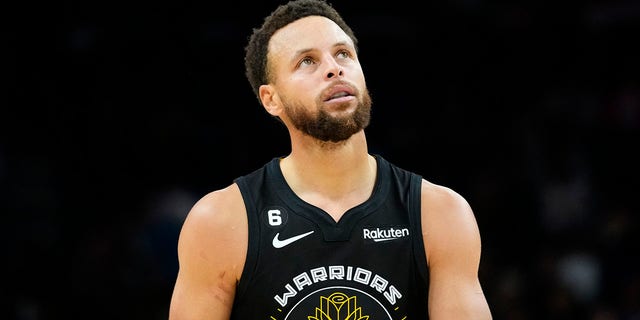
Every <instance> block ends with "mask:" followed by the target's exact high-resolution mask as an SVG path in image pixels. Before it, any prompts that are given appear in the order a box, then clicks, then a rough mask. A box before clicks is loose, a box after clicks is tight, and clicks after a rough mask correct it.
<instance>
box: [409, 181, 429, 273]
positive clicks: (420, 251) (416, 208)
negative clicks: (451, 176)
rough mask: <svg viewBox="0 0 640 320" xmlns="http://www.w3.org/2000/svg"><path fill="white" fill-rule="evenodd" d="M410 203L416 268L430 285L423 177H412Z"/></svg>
mask: <svg viewBox="0 0 640 320" xmlns="http://www.w3.org/2000/svg"><path fill="white" fill-rule="evenodd" d="M409 192H410V201H409V220H410V221H411V224H412V225H413V232H414V234H416V235H417V236H416V237H413V241H414V245H413V248H414V252H413V255H414V257H415V258H416V261H415V263H416V266H417V268H418V271H419V273H420V275H421V276H422V278H423V280H424V281H425V282H424V283H429V270H428V269H429V267H428V263H427V255H426V253H425V249H424V248H425V246H424V238H423V236H422V206H421V203H422V176H420V175H417V174H412V175H411V183H410V189H409Z"/></svg>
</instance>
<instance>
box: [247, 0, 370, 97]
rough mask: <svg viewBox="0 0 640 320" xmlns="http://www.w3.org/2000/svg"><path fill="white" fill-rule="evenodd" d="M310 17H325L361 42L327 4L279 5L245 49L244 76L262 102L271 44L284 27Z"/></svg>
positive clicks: (296, 0) (296, 1) (316, 0)
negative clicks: (272, 38) (261, 90)
mask: <svg viewBox="0 0 640 320" xmlns="http://www.w3.org/2000/svg"><path fill="white" fill-rule="evenodd" d="M307 16H323V17H327V18H329V19H330V20H332V21H333V22H335V23H336V24H337V25H338V26H339V27H340V28H341V29H342V30H343V31H344V32H345V33H346V34H347V35H348V36H349V37H350V38H351V40H352V41H353V44H354V45H355V46H356V48H357V44H358V40H357V39H356V36H355V35H354V34H353V31H352V30H351V28H350V27H349V26H348V25H347V24H346V23H345V22H344V20H342V17H341V16H340V14H339V13H338V12H337V11H336V10H335V9H334V8H333V7H332V6H331V5H330V4H329V3H327V2H325V1H324V0H293V1H290V2H289V3H287V4H284V5H280V6H279V7H278V8H276V10H274V11H273V12H272V13H271V14H270V15H269V16H267V17H266V18H265V19H264V22H263V24H262V26H261V27H260V28H257V29H254V30H253V34H252V35H251V37H250V38H249V43H248V44H247V46H246V47H245V58H244V64H245V72H246V76H247V79H248V80H249V83H250V84H251V88H252V89H253V93H254V94H255V95H256V97H257V98H258V99H260V94H259V89H260V86H261V85H263V84H267V83H269V82H270V80H271V79H270V74H269V68H268V67H269V65H268V52H269V40H271V37H272V36H273V34H274V33H275V32H276V31H278V30H280V29H281V28H282V27H284V26H286V25H288V24H290V23H291V22H294V21H296V20H299V19H301V18H304V17H307Z"/></svg>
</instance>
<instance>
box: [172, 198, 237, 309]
mask: <svg viewBox="0 0 640 320" xmlns="http://www.w3.org/2000/svg"><path fill="white" fill-rule="evenodd" d="M219 202H220V201H216V196H215V195H214V196H213V197H212V199H205V201H203V200H201V201H200V202H199V203H198V204H196V205H195V206H194V208H193V209H192V210H191V212H189V215H188V217H187V219H186V220H185V223H184V225H183V227H182V230H181V232H180V239H179V242H178V260H179V271H178V276H177V278H176V283H175V286H174V291H173V295H172V297H171V306H170V311H169V318H170V319H171V320H189V319H214V320H217V319H229V317H230V315H231V309H232V306H233V299H234V297H235V291H236V284H237V281H238V279H239V277H240V274H241V270H242V267H243V263H244V255H245V252H246V248H245V247H246V240H244V239H246V231H245V230H246V220H245V219H242V217H243V216H244V217H246V214H242V212H238V210H239V207H234V206H233V205H231V206H230V205H228V203H226V202H223V205H220V203H219Z"/></svg>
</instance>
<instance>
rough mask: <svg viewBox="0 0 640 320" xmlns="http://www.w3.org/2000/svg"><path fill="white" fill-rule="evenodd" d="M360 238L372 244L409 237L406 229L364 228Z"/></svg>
mask: <svg viewBox="0 0 640 320" xmlns="http://www.w3.org/2000/svg"><path fill="white" fill-rule="evenodd" d="M362 236H363V238H364V239H365V240H373V241H374V242H380V241H390V240H397V239H400V238H404V237H408V236H409V229H408V228H397V227H389V228H364V229H362Z"/></svg>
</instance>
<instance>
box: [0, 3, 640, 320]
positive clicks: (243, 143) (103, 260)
mask: <svg viewBox="0 0 640 320" xmlns="http://www.w3.org/2000/svg"><path fill="white" fill-rule="evenodd" d="M277 3H279V2H278V1H261V2H257V3H253V2H247V3H242V2H232V3H227V2H225V3H223V4H220V3H218V2H216V1H197V2H196V1H186V2H183V1H167V2H153V1H138V2H125V1H122V2H120V1H91V2H88V1H51V2H47V3H41V4H35V3H25V2H21V3H18V2H12V3H10V4H5V5H4V6H5V7H6V9H5V10H3V12H2V14H1V15H2V16H3V18H5V19H3V22H4V24H5V25H6V27H5V28H4V32H3V33H2V34H3V46H2V47H3V49H2V51H3V52H2V54H1V56H2V57H3V59H2V60H1V62H0V66H1V67H2V72H1V74H2V75H1V77H2V78H4V79H3V80H4V81H3V82H4V86H3V92H4V93H3V94H2V95H0V105H1V106H2V107H1V108H0V210H1V213H2V217H3V222H2V226H3V229H4V230H3V232H2V233H1V234H2V243H4V246H5V249H4V250H3V252H2V255H3V256H4V259H3V261H5V262H4V263H3V266H4V268H3V269H4V275H5V279H4V280H3V281H2V286H1V287H2V292H3V293H2V294H3V296H4V298H3V299H2V301H3V302H2V304H3V308H2V309H3V312H2V314H4V315H3V316H2V318H3V319H19V320H35V319H166V318H167V312H168V306H169V300H170V295H171V291H172V288H173V282H174V279H175V275H176V272H177V257H176V243H177V237H178V233H179V229H180V226H181V223H182V221H183V219H184V217H185V215H186V213H187V212H188V210H189V209H190V207H191V206H192V205H193V204H194V203H195V201H196V200H197V199H199V198H200V197H201V196H203V195H204V194H206V193H207V192H209V191H211V190H213V189H216V188H220V187H223V186H226V185H228V184H229V183H231V182H232V180H233V178H235V177H237V176H239V175H242V174H245V173H248V172H250V171H252V170H253V169H256V168H257V167H258V166H260V165H262V164H263V163H265V162H266V161H268V160H269V159H271V158H272V157H275V156H280V155H285V154H286V153H287V152H288V150H289V146H288V136H287V135H286V131H285V130H284V128H282V127H280V124H278V123H277V122H276V121H274V120H272V119H270V118H269V116H268V115H267V114H266V112H264V110H263V109H262V108H261V107H260V105H259V104H258V101H257V100H256V98H255V97H254V96H253V94H252V93H251V90H250V86H249V84H248V82H247V81H246V80H245V78H244V65H243V57H244V51H243V50H244V45H245V43H246V39H247V38H248V36H249V34H250V32H251V29H252V28H253V27H257V26H258V25H259V24H260V23H261V22H262V18H263V17H264V16H265V15H267V14H268V13H269V12H270V11H271V10H272V9H274V8H275V6H276V5H277ZM333 4H334V6H335V7H336V8H337V9H338V10H339V11H340V12H341V13H342V14H343V17H344V18H345V20H346V21H347V23H349V24H350V25H351V27H352V28H353V29H354V31H355V33H356V36H358V38H359V40H360V59H361V63H362V65H363V68H364V71H365V75H366V77H367V82H368V85H369V88H370V90H371V94H372V97H373V118H372V124H371V126H370V127H369V129H368V130H367V135H368V137H369V141H370V142H369V143H370V149H371V152H374V153H378V154H381V155H383V156H385V157H386V158H387V159H389V160H391V161H393V162H395V163H397V164H398V165H400V166H402V167H405V168H407V169H411V170H413V171H416V172H418V173H421V174H422V175H423V176H424V177H425V178H426V179H428V180H431V181H433V182H436V183H439V184H444V185H447V186H449V187H451V188H453V189H455V190H457V191H458V192H459V193H461V194H462V195H463V196H465V197H466V198H467V200H468V201H469V202H470V204H471V206H472V207H473V208H474V211H475V214H476V217H477V220H478V223H479V225H480V228H481V235H482V239H483V259H482V261H481V266H480V277H481V280H482V282H483V285H484V289H485V294H486V296H487V299H488V300H489V304H490V305H491V307H492V311H493V314H494V319H496V320H501V319H516V320H520V319H592V320H613V319H640V261H639V260H640V253H639V252H640V250H639V249H640V245H639V244H640V236H639V234H640V230H639V224H638V219H639V216H638V213H639V206H638V201H637V200H638V198H639V196H640V193H639V191H640V188H639V183H638V179H639V178H640V174H639V170H638V164H639V163H640V159H639V158H640V157H639V156H638V146H639V145H640V144H639V141H640V140H639V138H640V135H639V129H640V50H639V49H638V46H637V45H638V41H639V39H640V3H638V2H637V1H605V0H591V1H569V2H562V3H559V2H548V3H547V2H539V1H515V2H511V1H487V0H446V1H440V2H435V3H434V2H429V3H423V4H420V5H419V4H418V3H414V2H409V1H393V2H387V3H374V2H373V1H334V2H333Z"/></svg>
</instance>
